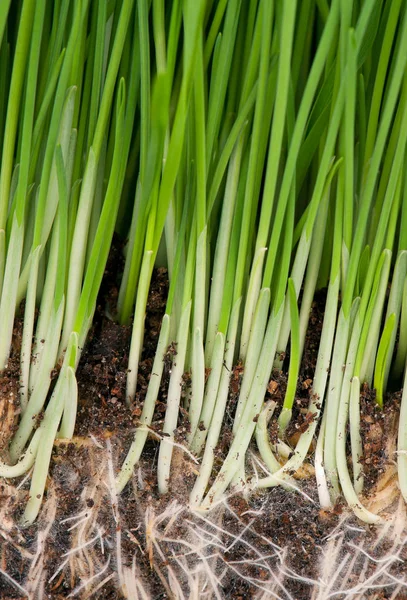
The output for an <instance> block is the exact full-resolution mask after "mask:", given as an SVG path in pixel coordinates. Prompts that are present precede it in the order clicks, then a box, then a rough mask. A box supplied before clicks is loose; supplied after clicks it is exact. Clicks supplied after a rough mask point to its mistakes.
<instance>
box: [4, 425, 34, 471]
mask: <svg viewBox="0 0 407 600" xmlns="http://www.w3.org/2000/svg"><path fill="white" fill-rule="evenodd" d="M41 434H42V431H41V430H40V429H37V431H36V432H35V433H34V435H33V437H32V440H31V442H30V445H29V446H28V448H27V451H26V453H25V454H24V456H23V457H20V459H19V461H18V462H17V463H16V464H14V465H7V464H6V463H3V462H1V461H0V477H21V475H24V473H27V471H29V470H30V469H31V467H32V466H33V464H34V462H35V458H36V455H37V452H38V448H39V445H40V442H41Z"/></svg>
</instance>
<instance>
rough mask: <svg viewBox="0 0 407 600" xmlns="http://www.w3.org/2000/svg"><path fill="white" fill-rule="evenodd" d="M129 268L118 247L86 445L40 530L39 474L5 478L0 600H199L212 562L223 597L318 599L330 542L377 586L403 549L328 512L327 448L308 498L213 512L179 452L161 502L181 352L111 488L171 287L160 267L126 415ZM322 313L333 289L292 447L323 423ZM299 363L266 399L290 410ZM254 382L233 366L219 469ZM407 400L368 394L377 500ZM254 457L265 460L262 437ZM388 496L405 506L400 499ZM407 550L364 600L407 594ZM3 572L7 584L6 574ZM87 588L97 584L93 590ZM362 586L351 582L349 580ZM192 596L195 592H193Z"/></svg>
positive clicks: (96, 339)
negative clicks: (165, 432) (121, 483)
mask: <svg viewBox="0 0 407 600" xmlns="http://www.w3.org/2000/svg"><path fill="white" fill-rule="evenodd" d="M120 260H121V259H120V251H119V250H118V249H117V248H116V249H115V250H114V251H113V253H112V255H111V257H110V260H109V262H108V265H107V269H106V273H105V278H104V284H103V286H102V289H101V293H100V295H99V301H98V308H97V311H96V315H95V321H94V325H93V328H92V331H91V332H90V335H89V339H88V342H87V346H86V348H85V350H84V352H83V354H82V357H81V362H80V365H79V368H78V371H77V381H78V391H79V405H78V418H77V424H76V429H75V437H74V439H73V440H72V441H71V442H66V441H64V440H59V441H58V442H57V443H56V444H55V446H54V452H53V456H52V461H51V468H50V475H49V481H48V485H47V495H46V501H45V502H44V506H43V509H42V512H41V515H40V518H39V520H38V522H37V523H35V524H34V525H33V526H31V527H30V528H28V529H25V530H22V529H19V527H18V525H17V524H18V518H19V514H20V513H21V507H22V506H23V505H24V503H25V501H26V499H27V495H28V489H29V480H27V479H25V478H22V479H19V480H15V481H13V482H11V484H8V483H7V482H5V481H2V482H1V485H0V507H1V506H3V507H4V509H3V513H1V514H2V516H3V523H2V528H1V529H0V534H1V536H2V537H1V536H0V546H1V549H0V569H1V571H0V598H2V599H4V600H5V599H7V598H25V597H26V594H22V592H23V590H27V586H28V588H29V589H30V590H31V589H32V590H36V591H35V592H33V594H32V597H33V598H40V597H41V598H42V597H43V598H55V599H62V598H67V597H69V595H70V594H72V595H73V596H74V597H79V598H95V599H97V598H100V599H106V600H110V599H113V598H122V597H124V596H123V594H122V592H121V591H120V589H119V584H118V580H120V581H121V585H122V587H123V586H126V585H127V587H129V588H131V586H132V585H136V587H137V586H139V589H138V594H139V595H138V596H134V597H141V598H142V597H147V598H156V599H158V598H173V597H176V596H175V595H174V594H175V593H176V592H175V588H174V585H175V584H174V577H175V580H177V581H178V584H179V585H180V590H181V591H182V593H185V590H189V593H191V594H192V591H191V580H190V579H191V577H193V573H195V572H196V573H198V571H199V569H201V571H202V574H204V572H205V568H206V569H207V570H208V571H211V572H212V573H213V574H215V575H216V577H217V578H218V579H219V581H220V582H221V583H220V586H219V587H220V589H222V595H223V596H222V597H224V598H228V599H229V598H230V599H236V600H238V599H246V598H253V597H255V594H258V596H257V597H258V598H263V599H264V600H265V599H266V598H274V597H280V598H290V597H291V598H295V599H296V600H303V599H304V600H306V599H308V598H311V597H312V592H313V590H314V591H315V589H316V588H315V586H316V585H317V583H318V579H319V578H320V577H321V568H322V567H321V564H323V562H322V563H321V561H323V559H324V556H325V555H326V553H327V552H328V550H327V548H331V550H329V552H331V551H332V552H334V550H332V548H334V547H336V546H335V544H336V543H337V540H338V539H339V538H340V540H341V544H342V548H341V550H340V553H341V554H340V556H341V557H342V556H344V557H345V558H346V552H347V553H348V554H349V556H350V557H352V556H353V557H354V562H355V565H356V566H355V565H354V571H352V573H353V577H354V578H356V579H355V582H356V583H357V577H358V575H357V574H358V573H359V571H358V569H359V570H360V573H362V572H363V576H364V577H365V578H368V577H369V574H373V573H374V572H375V567H376V565H377V562H375V560H377V561H379V563H380V561H384V560H387V559H386V557H387V556H388V554H389V552H390V555H391V552H392V549H391V544H390V542H389V541H388V539H387V538H386V539H383V540H382V541H380V542H379V543H378V542H377V539H378V538H377V531H376V529H375V528H373V527H367V526H361V524H360V522H357V520H356V519H355V518H354V517H353V516H350V515H349V514H348V512H347V510H346V509H345V507H344V506H343V505H341V504H340V503H339V504H338V505H337V506H336V507H335V509H334V510H333V511H332V512H326V511H323V510H321V509H320V507H319V503H318V495H317V493H316V486H315V478H314V477H313V466H312V465H313V452H314V450H315V443H314V444H313V445H312V446H311V449H310V453H309V457H308V468H307V469H306V470H305V473H303V474H302V476H301V478H300V479H299V480H298V483H299V488H300V493H296V492H288V491H286V490H284V489H283V488H281V487H278V488H272V489H270V490H267V491H264V492H262V493H258V494H255V495H253V496H252V497H250V498H243V497H242V496H240V495H235V496H232V497H230V498H228V500H227V501H225V503H224V504H223V505H221V506H220V507H218V508H217V509H215V510H213V511H211V513H210V516H199V515H196V514H192V513H191V512H190V511H188V508H187V506H186V504H185V502H186V500H187V498H188V492H189V490H190V489H191V486H192V484H193V481H194V478H195V473H196V469H195V467H194V463H193V461H192V460H190V459H189V458H188V456H187V455H186V454H185V453H183V452H181V451H176V452H175V453H174V465H173V466H174V469H173V470H174V475H173V477H172V479H171V481H170V493H169V494H168V495H167V496H163V497H160V496H159V495H158V493H157V487H156V464H157V452H158V442H157V439H156V436H154V431H157V432H159V431H160V430H161V428H162V424H163V418H164V414H165V409H166V394H167V386H168V380H169V373H170V369H171V364H172V362H173V361H174V359H175V357H176V347H175V346H171V347H170V348H169V349H168V352H167V355H166V359H165V363H166V364H165V369H164V377H163V381H162V385H161V389H160V395H159V399H158V402H157V406H156V411H155V416H154V421H153V423H152V427H151V429H152V435H151V436H150V438H149V440H148V441H147V444H146V447H145V450H144V453H143V457H142V460H141V462H140V464H139V466H138V467H136V469H135V473H134V477H133V480H132V482H131V483H130V484H129V485H128V486H127V487H126V489H125V490H124V492H123V494H122V495H121V496H120V498H119V500H118V501H117V500H116V498H115V496H114V494H113V493H112V482H113V481H114V475H115V473H116V472H117V470H118V467H119V466H120V464H121V462H122V460H123V458H124V456H125V454H126V452H127V450H128V448H129V446H130V443H131V441H132V439H133V435H134V431H135V428H136V427H137V424H138V418H139V417H140V414H141V410H142V407H143V402H144V399H145V395H146V391H147V387H148V382H149V377H150V373H151V368H152V361H153V358H154V354H155V348H156V344H157V340H158V335H159V331H160V323H161V318H162V315H163V313H164V310H165V302H166V296H167V292H168V281H167V273H166V271H165V269H157V270H155V272H154V275H153V280H152V285H151V290H150V296H149V301H148V306H147V314H146V326H145V331H146V335H145V339H144V346H143V354H142V360H141V363H140V365H139V371H138V387H137V393H136V398H135V402H134V404H133V406H131V407H128V406H127V405H126V402H125V387H126V373H127V369H128V368H129V365H128V353H129V345H130V338H131V327H130V326H121V325H119V324H117V323H116V322H114V321H112V320H111V318H110V316H112V315H113V316H114V314H115V305H116V302H117V296H118V289H117V273H118V271H120V269H118V268H117V264H118V262H120ZM324 306H325V292H324V291H322V292H320V293H319V294H318V295H317V297H316V301H315V302H314V303H313V306H312V312H311V315H310V325H309V334H308V336H307V340H306V344H305V349H304V356H303V361H302V367H301V373H300V377H299V380H298V386H297V395H296V401H295V405H294V409H293V418H292V422H291V424H290V427H289V429H288V431H287V436H286V437H287V441H288V443H289V444H291V445H292V446H294V445H295V444H296V442H297V441H298V438H299V436H300V435H301V433H303V432H304V431H305V430H306V429H307V427H308V426H309V423H310V422H311V421H312V419H313V415H310V413H309V411H308V404H309V400H310V393H311V387H312V379H313V373H314V369H315V364H316V359H317V351H318V345H319V339H320V333H321V328H322V319H323V310H324ZM108 315H109V316H108ZM16 323H17V325H16V331H15V334H16V335H15V348H13V352H12V356H11V359H10V362H9V366H8V369H7V370H6V371H5V372H4V373H3V374H2V377H1V378H0V419H1V422H2V426H1V428H0V452H2V453H4V452H5V451H6V446H7V442H8V440H9V439H10V436H11V434H12V431H13V428H14V426H15V420H16V416H17V414H18V406H17V397H18V376H19V364H18V360H17V357H18V355H19V348H18V345H19V342H18V340H19V338H20V337H21V321H19V320H17V321H16ZM288 361H289V355H287V357H285V360H284V363H283V370H282V371H278V370H275V371H274V372H273V374H272V378H271V380H270V383H269V386H268V391H267V398H266V399H272V400H274V401H275V402H276V403H277V405H278V407H279V408H280V407H281V406H282V403H283V400H284V394H285V389H286V384H287V377H286V373H285V371H286V367H287V366H288ZM242 376H243V367H242V365H241V364H237V365H235V367H234V369H233V372H232V375H231V383H230V392H229V400H228V405H227V411H226V419H225V423H224V425H223V430H222V436H221V441H220V443H219V446H218V448H217V450H216V461H215V472H216V470H217V469H219V468H220V466H221V464H222V461H223V458H224V457H225V456H226V453H227V451H228V448H229V446H230V442H231V438H232V424H233V415H234V410H235V407H236V402H237V399H238V395H239V389H240V384H241V380H242ZM188 383H189V374H188V373H186V374H185V376H184V384H183V397H184V402H185V408H184V409H183V410H182V411H181V414H180V421H179V423H178V430H177V436H176V439H177V440H178V441H179V442H180V443H182V441H183V439H185V434H186V432H187V430H188V413H187V390H188ZM399 402H400V393H393V394H392V395H389V396H388V397H387V398H386V404H385V410H383V411H381V410H379V409H378V408H377V407H376V404H375V402H374V394H373V392H372V391H371V390H369V389H367V388H364V389H363V391H362V394H361V428H362V438H363V448H364V458H363V461H362V465H363V473H364V477H365V485H366V491H367V493H368V494H371V495H372V496H374V494H375V493H376V492H377V489H378V485H380V481H381V478H383V477H387V479H388V480H389V481H390V480H391V477H392V476H393V475H392V472H391V469H392V468H393V463H394V461H393V457H392V456H390V455H389V452H391V450H389V439H390V437H391V433H392V432H393V431H394V428H395V422H396V416H397V414H398V410H399ZM277 418H278V410H277V411H276V415H275V417H274V418H273V419H272V420H271V422H270V425H269V434H270V440H271V441H272V442H273V440H274V439H275V438H276V434H277ZM251 450H252V451H253V452H254V453H255V452H256V448H255V445H254V443H253V444H252V448H251ZM214 475H215V473H214ZM386 481H387V480H386ZM380 489H382V488H380ZM386 489H387V488H386ZM395 489H396V488H395ZM386 498H387V496H386ZM386 502H388V503H393V504H392V506H395V505H397V493H396V492H394V497H391V498H390V499H388V498H387V500H386ZM0 516H1V515H0ZM338 536H339V537H338ZM335 540H336V541H335ZM361 546H363V548H365V549H366V550H363V552H368V551H369V552H370V554H369V556H370V557H371V558H372V560H369V561H367V562H366V557H365V556H364V555H363V552H362V551H360V552H361V554H360V558H358V557H359V554H358V552H359V550H355V548H356V549H357V548H360V547H361ZM352 548H353V550H352ZM338 552H339V550H338ZM393 554H394V552H393ZM405 554H406V553H405V551H404V549H402V551H401V554H400V556H399V557H398V558H399V559H400V560H397V561H395V562H394V561H392V560H390V561H389V564H388V568H387V570H386V574H387V573H388V574H389V577H388V579H383V577H384V576H383V575H381V576H380V577H381V579H380V577H379V580H378V581H379V584H380V586H381V587H382V589H381V590H380V592H378V591H377V589H375V591H374V594H376V595H374V594H373V592H372V594H370V592H368V591H366V592H365V595H364V596H363V597H365V598H373V597H374V598H383V599H384V598H391V597H397V598H400V599H402V598H404V596H403V595H402V593H401V592H400V594H399V595H397V596H392V594H394V589H395V588H394V585H395V584H394V581H392V579H391V578H392V577H393V578H394V577H398V578H403V577H404V576H405V575H406V572H405V571H406V568H405V567H404V563H402V562H400V561H401V560H402V559H406V558H407V556H406V555H405ZM345 558H344V560H345ZM333 560H334V559H333ZM349 560H351V559H349ZM363 561H365V562H363ZM345 562H346V561H345ZM348 564H349V563H348ZM358 565H359V566H358ZM197 569H198V570H197ZM2 572H3V573H6V574H7V576H4V577H2ZM355 573H356V574H355ZM202 576H203V575H202ZM372 576H373V575H372ZM199 577H200V575H199V574H198V575H195V579H193V582H194V581H195V582H196V585H198V588H197V589H200V588H199V581H200V579H199ZM86 581H88V585H87V586H83V587H81V585H82V584H83V583H84V582H86ZM135 581H137V582H138V583H137V584H135V583H134V582H135ZM132 582H133V583H132ZM355 582H353V583H355ZM386 582H387V583H386ZM351 583H352V582H351V581H350V580H349V581H348V582H347V584H346V585H348V586H349V585H351ZM356 583H355V584H356ZM19 586H20V588H19ZM143 591H144V592H145V594H146V595H145V596H143V593H142V592H143ZM204 592H205V593H208V592H207V591H205V590H203V589H202V590H201V592H200V593H202V596H194V597H202V598H204V597H208V598H209V597H211V596H210V595H205V593H204ZM189 593H186V595H185V597H190V596H189ZM379 593H380V595H378V594H379ZM41 594H42V595H41ZM262 594H263V595H262ZM178 597H182V596H181V595H179V596H178ZM191 597H192V596H191ZM336 597H339V598H341V597H345V596H344V595H337V596H336ZM347 597H349V596H347ZM361 597H362V596H361Z"/></svg>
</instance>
